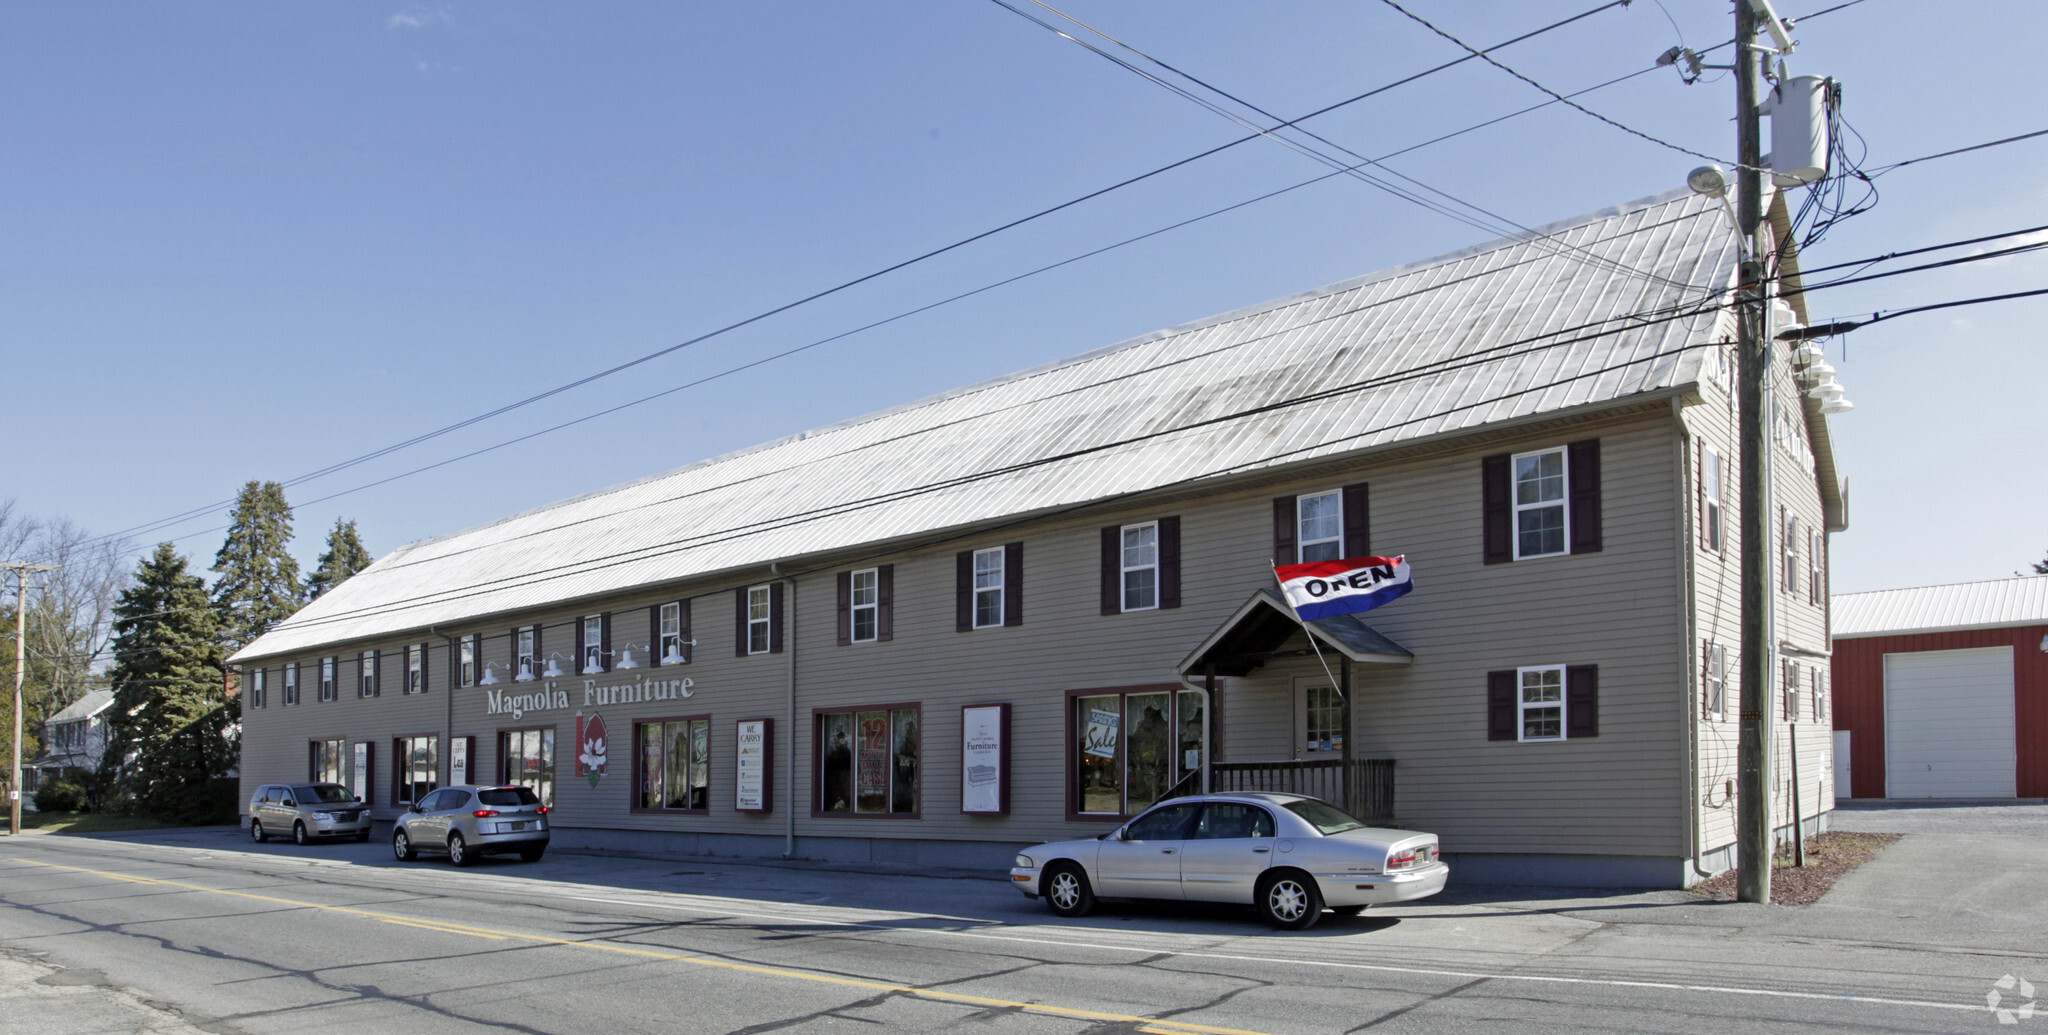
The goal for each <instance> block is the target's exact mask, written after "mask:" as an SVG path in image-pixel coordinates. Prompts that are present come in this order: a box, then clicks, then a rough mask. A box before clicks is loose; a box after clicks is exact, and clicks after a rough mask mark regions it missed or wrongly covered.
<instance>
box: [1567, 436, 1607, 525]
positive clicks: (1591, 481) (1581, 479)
mask: <svg viewBox="0 0 2048 1035" xmlns="http://www.w3.org/2000/svg"><path fill="white" fill-rule="evenodd" d="M1565 452H1566V455H1567V457H1568V458H1569V459H1568V461H1567V463H1568V465H1569V468H1570V474H1569V475H1568V476H1567V477H1569V478H1570V480H1571V483H1572V491H1571V496H1572V499H1571V527H1572V552H1573V553H1599V552H1600V440H1599V439H1597V438H1589V439H1587V440H1585V441H1584V442H1574V443H1572V444H1571V445H1570V446H1569V447H1568V448H1567V449H1566V450H1565Z"/></svg>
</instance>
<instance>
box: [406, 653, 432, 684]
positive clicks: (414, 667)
mask: <svg viewBox="0 0 2048 1035" xmlns="http://www.w3.org/2000/svg"><path fill="white" fill-rule="evenodd" d="M426 689H427V645H426V644H424V643H415V644H411V645H410V646H407V647H406V648H405V692H406V693H409V694H417V693H422V692H424V691H425V690H426Z"/></svg>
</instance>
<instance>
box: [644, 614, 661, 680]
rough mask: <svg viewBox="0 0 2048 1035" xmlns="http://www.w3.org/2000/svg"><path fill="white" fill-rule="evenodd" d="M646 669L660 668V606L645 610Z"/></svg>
mask: <svg viewBox="0 0 2048 1035" xmlns="http://www.w3.org/2000/svg"><path fill="white" fill-rule="evenodd" d="M647 667H648V668H660V667H661V605H660V604H655V605H653V606H651V607H649V608H648V609H647Z"/></svg>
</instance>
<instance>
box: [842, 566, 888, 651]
mask: <svg viewBox="0 0 2048 1035" xmlns="http://www.w3.org/2000/svg"><path fill="white" fill-rule="evenodd" d="M847 586H848V599H849V602H850V603H851V606H852V622H853V625H852V628H850V629H848V630H847V638H848V639H850V640H852V641H853V642H855V643H872V642H874V641H875V640H877V639H880V638H881V635H882V570H881V569H880V568H862V569H861V570H859V571H856V572H854V573H853V574H852V576H851V577H849V578H848V579H847Z"/></svg>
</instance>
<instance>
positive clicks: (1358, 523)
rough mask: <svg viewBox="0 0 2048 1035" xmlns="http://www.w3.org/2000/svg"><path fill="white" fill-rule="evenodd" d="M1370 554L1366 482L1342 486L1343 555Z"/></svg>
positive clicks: (1369, 523)
mask: <svg viewBox="0 0 2048 1035" xmlns="http://www.w3.org/2000/svg"><path fill="white" fill-rule="evenodd" d="M1371 554H1372V497H1371V494H1370V493H1369V492H1368V489H1367V483H1365V482H1359V483H1358V484H1356V485H1346V486H1345V487H1344V556H1346V557H1366V556H1370V555H1371Z"/></svg>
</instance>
